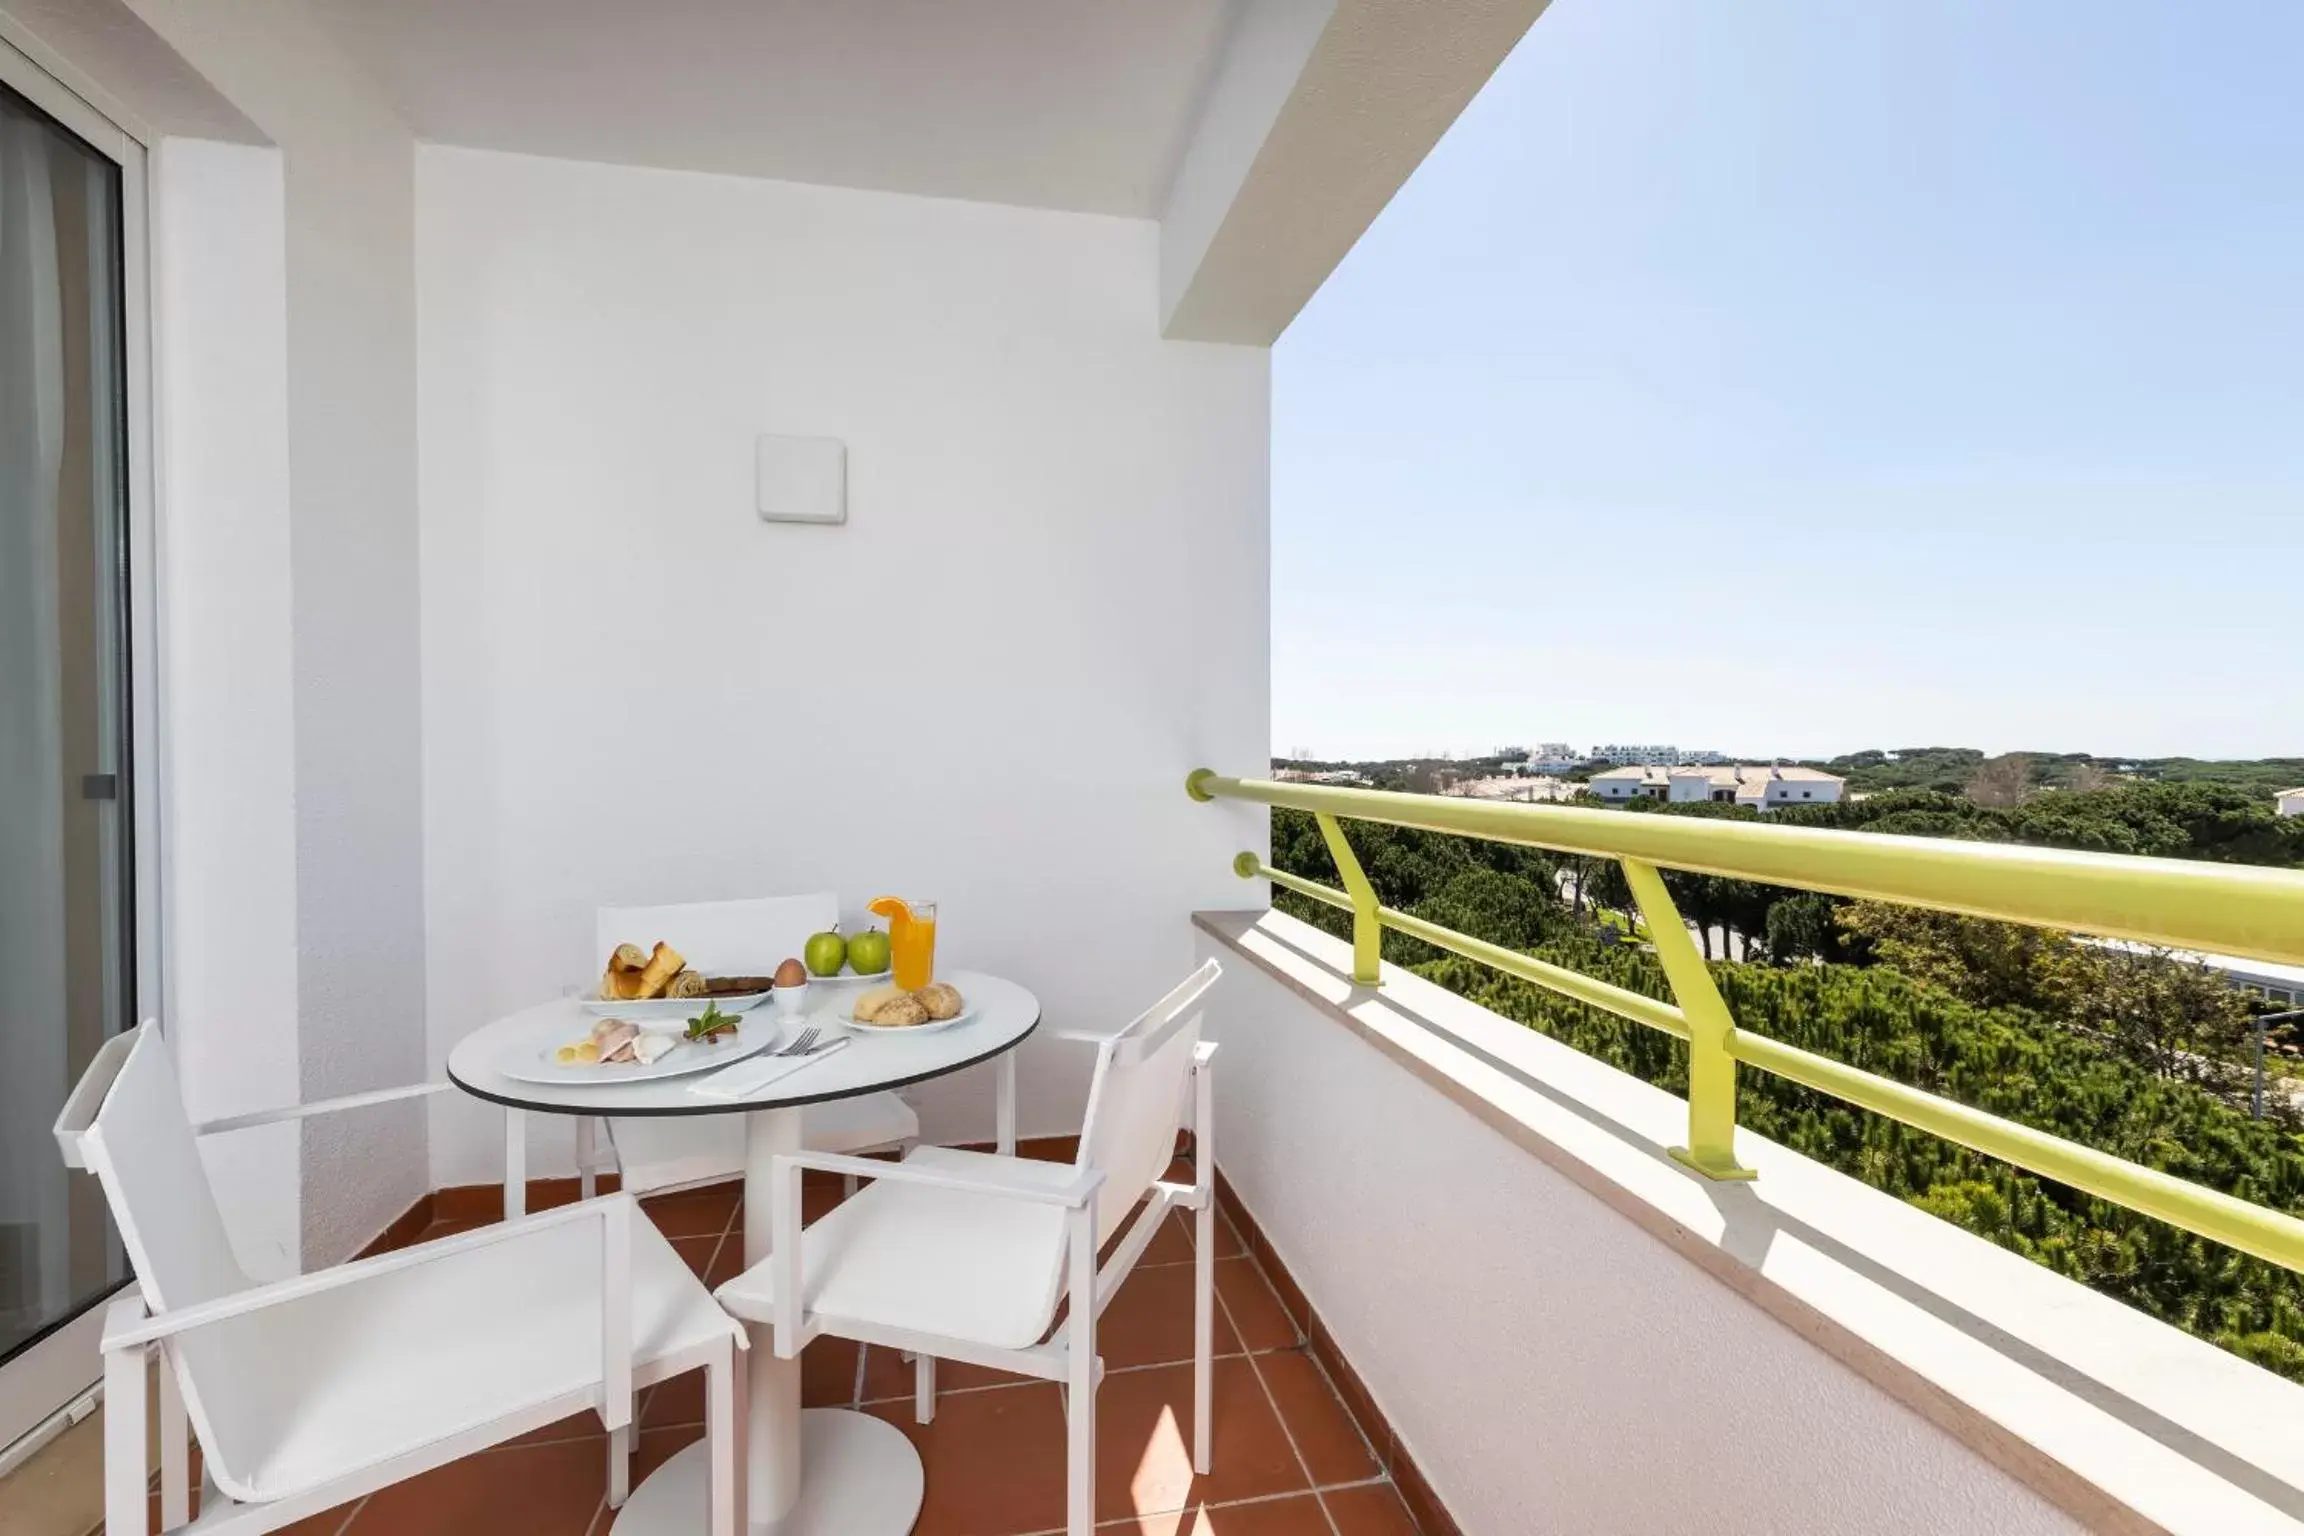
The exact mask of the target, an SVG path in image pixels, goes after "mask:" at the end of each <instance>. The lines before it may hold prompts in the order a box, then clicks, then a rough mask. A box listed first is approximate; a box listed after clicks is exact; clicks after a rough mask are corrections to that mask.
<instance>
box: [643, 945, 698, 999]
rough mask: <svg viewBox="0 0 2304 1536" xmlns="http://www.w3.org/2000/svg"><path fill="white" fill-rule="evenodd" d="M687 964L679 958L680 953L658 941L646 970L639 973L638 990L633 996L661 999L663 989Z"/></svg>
mask: <svg viewBox="0 0 2304 1536" xmlns="http://www.w3.org/2000/svg"><path fill="white" fill-rule="evenodd" d="M687 964H688V962H687V961H685V960H683V959H681V958H680V951H678V950H676V949H674V948H673V947H672V946H671V945H669V944H667V943H665V942H664V941H663V940H662V939H658V940H657V941H656V950H655V953H653V954H651V955H650V956H649V957H648V968H647V969H646V970H644V971H642V972H641V973H640V990H639V991H638V992H637V993H635V994H634V995H635V996H637V997H662V996H663V995H664V989H665V988H666V987H668V986H670V985H671V984H672V978H673V977H675V976H677V975H679V974H680V972H681V969H682V968H683V967H684V966H686V965H687Z"/></svg>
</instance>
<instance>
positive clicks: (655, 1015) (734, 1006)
mask: <svg viewBox="0 0 2304 1536" xmlns="http://www.w3.org/2000/svg"><path fill="white" fill-rule="evenodd" d="M766 1001H768V994H767V993H765V992H739V993H737V994H736V995H735V996H734V997H649V998H635V999H632V1000H630V1001H627V1002H621V1003H612V1002H610V1001H608V999H606V998H604V997H598V996H594V997H580V998H578V999H576V1005H577V1006H578V1007H580V1008H582V1009H583V1010H584V1011H585V1012H586V1013H589V1014H591V1015H592V1016H593V1017H594V1018H598V1019H630V1020H631V1021H632V1022H633V1023H635V1024H645V1023H646V1022H648V1021H649V1020H650V1019H678V1020H679V1021H680V1022H681V1023H683V1024H685V1023H687V1022H688V1021H689V1020H690V1019H692V1018H694V1017H696V1015H698V1014H700V1013H702V1012H703V1011H704V1005H705V1004H706V1003H718V1004H719V1005H720V1011H721V1012H722V1013H742V1012H744V1011H745V1010H746V1009H747V1008H757V1007H759V1006H760V1005H761V1004H762V1003H764V1002H766Z"/></svg>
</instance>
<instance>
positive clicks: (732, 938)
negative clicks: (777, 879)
mask: <svg viewBox="0 0 2304 1536" xmlns="http://www.w3.org/2000/svg"><path fill="white" fill-rule="evenodd" d="M838 921H840V898H839V897H838V896H836V895H834V894H833V893H832V892H830V891H816V892H812V893H810V894H808V895H805V896H763V897H757V898H754V899H751V900H747V901H693V902H686V903H683V904H681V905H679V906H670V907H602V908H601V909H600V910H599V912H598V914H597V915H596V916H595V918H594V920H593V925H592V934H593V939H592V947H593V949H594V950H595V951H596V952H597V954H596V957H595V960H594V963H595V964H601V965H605V964H606V963H607V959H608V952H609V951H610V950H612V949H614V948H615V947H616V946H617V945H619V944H637V945H639V946H640V947H641V948H642V949H646V948H648V947H649V946H650V945H652V944H654V943H655V942H656V941H657V940H659V939H661V940H663V941H664V942H665V943H667V944H669V945H671V946H672V947H673V948H674V949H676V950H678V951H680V954H681V957H682V958H683V959H685V960H686V961H687V962H688V963H689V964H690V965H691V966H694V967H695V968H696V969H697V970H699V971H718V972H720V973H721V974H723V975H728V974H734V975H765V974H767V973H768V972H769V971H771V970H774V969H775V967H776V963H777V962H778V961H779V960H783V959H786V958H789V957H792V956H797V955H798V954H799V953H800V951H801V949H802V947H803V946H805V945H806V944H807V942H808V936H809V935H810V934H814V933H822V932H823V931H824V930H825V929H827V928H830V927H831V926H832V925H833V924H834V923H837V922H838Z"/></svg>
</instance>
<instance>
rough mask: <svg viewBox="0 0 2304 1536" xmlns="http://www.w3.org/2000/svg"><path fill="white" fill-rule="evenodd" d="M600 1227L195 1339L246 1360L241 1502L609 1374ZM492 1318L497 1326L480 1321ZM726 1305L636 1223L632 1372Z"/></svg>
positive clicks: (224, 1469) (230, 1453) (504, 1248)
mask: <svg viewBox="0 0 2304 1536" xmlns="http://www.w3.org/2000/svg"><path fill="white" fill-rule="evenodd" d="M599 1246H600V1243H599V1234H598V1233H597V1232H596V1231H594V1230H593V1229H592V1228H590V1227H589V1226H584V1225H568V1226H561V1227H557V1228H553V1229H550V1230H548V1231H544V1232H540V1233H538V1234H536V1236H535V1237H533V1238H532V1239H528V1240H526V1241H523V1242H520V1243H516V1244H497V1245H496V1246H494V1247H488V1248H478V1249H474V1250H472V1251H470V1252H467V1253H460V1254H455V1255H452V1256H450V1257H447V1258H444V1259H442V1260H440V1261H439V1262H437V1263H433V1264H426V1265H423V1266H420V1267H418V1268H415V1269H409V1270H403V1271H401V1272H399V1273H397V1274H392V1275H386V1276H383V1277H381V1278H380V1279H377V1280H375V1281H372V1282H370V1283H368V1284H365V1285H359V1286H354V1287H350V1288H347V1289H343V1290H335V1291H322V1292H320V1293H318V1294H316V1295H312V1296H307V1297H303V1298H301V1299H298V1300H294V1301H289V1302H284V1303H282V1304H281V1305H279V1306H277V1307H269V1308H266V1309H265V1310H264V1311H262V1312H257V1313H252V1314H250V1315H249V1316H247V1317H243V1318H236V1319H234V1320H232V1321H230V1322H226V1323H220V1324H218V1325H216V1327H215V1328H214V1329H213V1330H209V1332H211V1333H212V1334H213V1335H214V1336H213V1337H201V1338H195V1339H192V1340H189V1341H187V1345H186V1347H187V1349H188V1350H189V1351H190V1352H191V1355H192V1359H193V1361H194V1364H195V1370H198V1369H199V1367H200V1365H201V1364H203V1363H205V1362H206V1361H207V1360H213V1361H214V1363H215V1365H216V1366H217V1367H218V1368H219V1369H229V1368H230V1362H231V1361H233V1360H234V1359H241V1360H254V1359H261V1360H263V1361H265V1362H266V1365H265V1368H264V1369H263V1370H262V1371H258V1372H248V1371H241V1372H238V1373H236V1374H237V1375H238V1376H239V1378H240V1381H239V1383H238V1384H239V1385H241V1386H242V1387H243V1388H244V1390H241V1391H238V1392H236V1393H235V1394H234V1395H235V1397H236V1398H237V1401H236V1403H235V1404H234V1407H235V1410H236V1411H235V1412H234V1414H233V1415H232V1418H231V1422H230V1423H229V1424H226V1425H218V1426H215V1427H216V1428H217V1430H218V1431H219V1432H220V1440H219V1443H218V1444H217V1445H216V1446H215V1448H214V1449H215V1452H216V1454H215V1456H214V1459H213V1464H212V1467H211V1471H212V1473H213V1475H214V1476H215V1478H216V1481H217V1486H219V1487H221V1488H222V1489H223V1490H224V1491H225V1492H226V1493H228V1494H230V1495H231V1496H232V1497H233V1498H235V1499H238V1500H241V1501H243V1502H270V1501H272V1500H275V1499H280V1498H284V1497H287V1496H288V1495H291V1494H296V1493H302V1492H305V1491H307V1490H310V1489H317V1488H321V1487H323V1486H325V1485H327V1484H329V1483H333V1482H335V1481H337V1480H339V1479H341V1478H343V1477H345V1476H347V1475H349V1474H351V1473H354V1472H357V1471H359V1470H360V1469H362V1468H365V1467H371V1466H377V1465H380V1464H382V1463H384V1462H387V1461H390V1460H392V1459H393V1458H395V1457H397V1456H401V1455H405V1454H406V1453H408V1452H410V1451H414V1450H417V1449H419V1448H420V1447H422V1446H424V1445H426V1444H428V1443H430V1442H432V1441H435V1440H438V1439H440V1438H442V1437H443V1436H444V1435H454V1434H458V1433H461V1432H463V1431H467V1430H472V1429H477V1428H481V1427H483V1426H486V1425H488V1424H492V1423H494V1422H496V1421H498V1420H500V1419H504V1418H507V1417H509V1416H511V1415H513V1414H515V1413H517V1412H519V1411H520V1410H522V1409H525V1408H531V1407H535V1406H538V1405H541V1404H545V1403H549V1402H552V1401H555V1400H558V1399H564V1398H566V1397H568V1396H570V1395H571V1394H576V1393H580V1392H582V1391H583V1390H584V1389H585V1387H586V1386H587V1385H588V1384H589V1383H592V1382H596V1381H598V1380H599V1377H600V1363H599V1354H600V1342H599V1331H600V1321H599V1319H600V1262H599ZM483 1318H484V1319H486V1326H485V1327H484V1328H475V1327H474V1326H472V1323H473V1321H474V1320H477V1319H483ZM727 1332H728V1318H727V1314H725V1313H724V1312H722V1311H721V1310H720V1308H718V1307H717V1306H715V1305H713V1302H712V1298H711V1296H710V1295H709V1294H708V1293H707V1292H706V1291H705V1290H704V1288H703V1287H702V1286H701V1285H699V1284H698V1283H697V1281H696V1277H695V1276H694V1275H693V1274H692V1273H690V1272H689V1269H688V1266H687V1264H686V1263H684V1262H683V1261H682V1260H681V1258H680V1255H679V1254H678V1253H676V1252H674V1251H673V1248H672V1245H671V1244H670V1243H668V1242H666V1241H665V1240H664V1239H663V1237H662V1236H660V1235H659V1234H658V1233H657V1231H656V1229H655V1228H654V1227H653V1226H651V1225H650V1224H649V1223H647V1222H646V1221H637V1222H634V1223H633V1226H632V1354H633V1378H634V1381H635V1383H636V1384H638V1385H646V1384H647V1383H648V1382H649V1381H652V1380H654V1379H656V1378H657V1375H658V1374H659V1373H658V1372H656V1371H654V1370H652V1369H651V1367H653V1366H654V1364H655V1363H656V1362H658V1361H662V1360H666V1359H669V1358H674V1357H679V1356H682V1355H684V1354H687V1353H689V1352H691V1351H694V1350H696V1349H698V1348H701V1347H704V1346H708V1345H709V1344H711V1343H712V1342H713V1341H714V1340H715V1339H719V1338H723V1337H725V1336H726V1334H727Z"/></svg>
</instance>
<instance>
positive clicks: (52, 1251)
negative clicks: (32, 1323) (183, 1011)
mask: <svg viewBox="0 0 2304 1536" xmlns="http://www.w3.org/2000/svg"><path fill="white" fill-rule="evenodd" d="M52 142H53V140H52V138H51V135H50V131H49V130H48V128H47V127H46V125H44V124H42V123H39V122H37V121H34V120H33V119H31V118H29V117H27V116H25V115H24V114H23V113H22V112H21V111H19V110H18V109H16V108H15V107H14V106H13V105H11V104H9V103H6V102H0V1225H15V1224H19V1223H30V1224H32V1226H33V1227H34V1229H35V1231H36V1232H37V1233H38V1238H39V1250H40V1251H39V1257H38V1260H37V1272H38V1274H39V1276H40V1279H41V1284H40V1287H39V1290H40V1292H41V1294H39V1295H37V1296H34V1297H28V1298H23V1300H26V1301H29V1302H31V1303H32V1306H31V1310H32V1311H34V1312H36V1313H39V1314H46V1313H50V1312H53V1311H55V1310H57V1309H59V1308H61V1307H63V1306H64V1305H65V1304H66V1302H67V1300H68V1298H67V1296H66V1295H65V1294H64V1291H65V1289H66V1280H67V1276H66V1272H65V1260H66V1254H65V1244H64V1236H65V1221H66V1210H65V1186H64V1175H63V1170H62V1168H61V1166H60V1165H59V1163H58V1159H57V1155H56V1148H55V1146H54V1144H53V1142H52V1141H51V1140H50V1138H49V1136H48V1125H49V1121H50V1120H51V1119H52V1118H53V1116H54V1112H55V1109H54V1106H55V1105H56V1104H57V1102H58V1101H59V1100H60V1098H61V1095H62V1087H61V1086H60V1083H59V1080H60V1079H61V1078H62V1076H63V1074H64V1071H65V1045H66V1041H65V1029H64V1017H65V1015H64V1008H65V997H64V985H65V951H64V923H65V911H64V830H63V812H64V783H63V772H64V751H63V734H62V733H63V711H62V700H61V698H60V689H61V687H62V679H63V670H62V662H61V657H60V648H61V635H60V632H59V627H58V626H59V622H60V620H59V614H58V604H57V585H56V584H57V575H58V572H57V568H56V565H57V549H56V535H57V504H56V503H57V485H58V480H57V477H58V473H59V470H60V468H61V465H62V462H63V450H64V375H63V368H64V362H63V316H62V312H61V297H60V294H59V290H58V286H57V271H56V261H57V255H56V216H55V202H54V197H53V188H52V186H51V184H50V176H51V167H50V145H51V143H52ZM7 1305H8V1301H7V1300H6V1299H0V1307H6V1306H7ZM21 1321H24V1320H23V1319H8V1318H0V1334H5V1333H7V1332H10V1331H13V1330H12V1329H10V1328H8V1327H7V1326H6V1325H7V1324H9V1323H20V1322H21Z"/></svg>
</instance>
